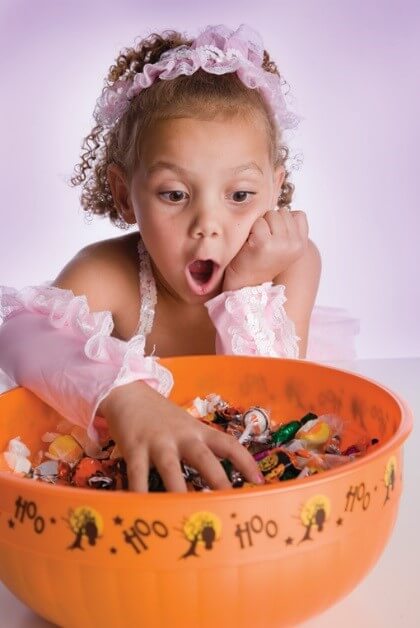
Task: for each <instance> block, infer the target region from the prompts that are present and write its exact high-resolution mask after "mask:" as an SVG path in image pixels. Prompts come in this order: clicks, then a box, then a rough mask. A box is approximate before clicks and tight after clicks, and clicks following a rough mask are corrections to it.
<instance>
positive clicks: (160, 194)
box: [159, 190, 185, 203]
mask: <svg viewBox="0 0 420 628" xmlns="http://www.w3.org/2000/svg"><path fill="white" fill-rule="evenodd" d="M184 193H185V192H181V190H171V191H170V192H159V196H164V194H181V195H182V194H184ZM165 200H169V201H173V202H175V203H177V202H178V201H180V200H182V199H180V198H179V197H178V198H177V199H168V198H165Z"/></svg>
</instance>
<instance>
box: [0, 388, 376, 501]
mask: <svg viewBox="0 0 420 628" xmlns="http://www.w3.org/2000/svg"><path fill="white" fill-rule="evenodd" d="M183 407H184V409H185V410H186V411H187V412H188V413H189V414H191V415H192V416H194V417H195V418H196V419H197V420H199V421H202V422H203V423H206V424H207V425H209V426H211V427H212V428H214V429H217V430H220V431H222V432H225V433H227V434H232V435H233V436H235V438H237V439H238V441H239V443H241V444H242V445H243V446H244V447H246V448H247V450H248V451H249V452H250V454H251V455H252V456H253V457H254V459H255V461H256V462H257V465H258V467H259V469H260V471H261V473H262V475H263V477H264V480H265V483H266V484H276V483H277V482H284V481H287V480H293V479H294V478H306V477H309V476H311V475H314V474H317V473H322V472H325V471H328V470H329V469H334V468H336V467H338V466H341V465H343V464H347V463H350V462H351V461H352V460H355V459H356V458H358V457H360V456H363V455H365V453H366V452H367V450H368V449H369V448H370V447H372V446H373V445H376V444H377V443H378V439H372V440H363V439H359V440H358V441H357V442H354V443H353V444H352V445H350V446H347V447H346V448H345V449H343V448H342V447H341V442H342V440H343V434H344V430H345V421H344V419H343V418H342V417H340V416H338V415H336V414H324V415H320V416H317V415H316V414H314V413H312V412H308V413H307V414H305V415H304V416H303V417H301V418H299V419H296V418H293V419H290V420H288V421H273V419H272V417H271V412H270V410H268V409H266V408H263V407H261V406H258V405H255V406H251V407H248V408H243V407H240V406H236V405H230V404H229V403H228V402H227V401H226V400H224V399H222V398H221V397H220V395H217V394H215V393H211V394H209V395H207V396H206V397H205V398H200V397H196V398H195V399H194V400H193V401H191V402H189V403H188V404H186V405H185V406H183ZM42 440H43V442H44V443H45V449H44V450H41V451H39V452H38V453H37V455H36V460H32V461H31V458H30V455H31V452H30V451H29V449H28V448H27V447H26V445H25V444H24V443H23V442H22V441H21V439H20V438H19V437H16V438H14V439H12V440H11V441H10V442H9V445H8V449H7V451H5V452H3V454H0V469H5V468H8V469H10V470H11V471H12V472H14V473H17V474H19V475H21V476H23V477H27V478H30V479H34V480H39V481H44V482H49V483H51V484H58V485H67V486H74V487H81V488H92V489H101V490H128V488H129V487H128V479H127V467H126V463H125V461H124V459H123V458H122V456H121V454H120V452H119V450H118V446H117V445H116V444H115V443H114V441H112V440H105V441H103V442H101V443H100V444H99V445H97V444H95V443H93V442H92V441H90V439H89V438H88V436H87V434H86V431H85V430H83V428H81V427H79V426H75V425H74V424H72V423H70V422H69V421H67V420H64V421H62V422H61V423H60V424H59V425H58V426H57V428H56V431H55V432H46V433H45V434H44V435H43V438H42ZM220 463H221V465H222V466H223V468H224V470H225V473H226V475H227V477H228V478H229V480H230V482H231V484H232V487H233V488H242V487H250V486H257V485H254V484H251V483H249V482H247V481H246V480H245V479H244V477H243V476H242V475H241V473H240V472H239V471H238V470H237V469H235V468H234V466H233V464H232V463H231V462H230V460H228V459H220ZM180 464H181V470H182V473H183V476H184V478H185V481H186V484H187V488H188V490H189V491H210V490H212V489H211V488H210V487H209V486H208V485H207V484H206V482H205V481H204V479H203V478H202V477H201V476H200V474H199V473H198V471H197V470H196V469H194V468H193V467H191V466H190V465H189V464H188V463H187V461H185V460H181V462H180ZM258 486H260V485H258ZM148 488H149V491H151V492H165V491H166V489H165V486H164V484H163V481H162V478H161V477H160V475H159V472H158V471H157V469H156V468H154V467H153V468H151V469H150V471H149V478H148Z"/></svg>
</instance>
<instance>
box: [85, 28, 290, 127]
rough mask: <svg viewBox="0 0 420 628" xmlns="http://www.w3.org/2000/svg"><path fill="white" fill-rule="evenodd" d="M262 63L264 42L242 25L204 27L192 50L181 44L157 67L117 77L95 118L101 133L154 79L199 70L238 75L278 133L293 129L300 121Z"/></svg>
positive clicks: (277, 81) (275, 78)
mask: <svg viewBox="0 0 420 628" xmlns="http://www.w3.org/2000/svg"><path fill="white" fill-rule="evenodd" d="M263 58H264V46H263V43H262V39H261V37H260V35H259V34H258V32H257V31H255V30H254V29H253V28H251V27H250V26H248V25H247V24H241V25H240V26H239V28H238V29H237V30H236V31H232V30H230V29H229V28H227V27H226V26H224V25H223V24H219V25H217V26H207V28H206V29H205V30H204V31H203V32H202V33H201V34H200V35H199V36H198V37H197V38H196V39H195V40H194V41H193V43H192V44H191V46H187V45H185V44H183V45H181V46H177V47H176V48H172V49H170V50H167V51H165V52H164V53H162V55H161V56H160V58H159V60H158V61H157V62H156V63H146V64H145V65H144V67H143V71H142V72H139V73H137V74H135V75H134V77H132V78H130V79H127V78H124V77H121V78H120V79H118V80H117V81H116V82H115V83H114V84H113V85H112V86H110V87H105V88H104V89H103V91H102V95H101V96H100V97H99V98H98V100H97V103H96V107H95V110H94V114H93V115H94V118H95V120H96V122H97V123H98V124H101V125H102V126H103V127H104V128H111V127H112V126H114V124H115V123H116V122H117V121H118V120H119V119H120V118H121V116H122V115H123V114H124V113H125V112H126V110H127V109H128V107H129V105H130V100H131V99H132V98H134V96H136V95H137V94H139V93H140V92H141V90H143V89H145V88H147V87H149V86H150V85H152V83H154V81H156V80H157V79H162V80H170V79H173V78H176V77H177V76H179V75H180V74H185V75H188V76H190V75H191V74H193V73H194V72H196V71H197V70H198V68H202V69H203V70H205V71H206V72H210V73H212V74H226V73H228V72H236V73H237V75H238V77H239V78H240V79H241V81H242V82H243V83H244V84H245V85H246V86H247V87H249V88H251V89H257V90H258V91H259V92H260V93H261V94H262V95H263V97H264V99H265V101H266V102H267V104H268V105H269V108H270V111H271V112H272V114H273V116H274V119H275V121H276V124H277V127H278V128H279V129H292V128H295V127H296V126H297V125H298V124H299V122H300V121H301V120H302V117H301V116H298V115H297V114H295V113H293V112H292V111H290V110H288V108H287V105H286V95H288V94H283V91H282V84H281V79H280V77H279V76H278V75H277V74H273V73H272V72H267V71H266V70H264V69H263V68H262V62H263ZM289 98H290V96H289Z"/></svg>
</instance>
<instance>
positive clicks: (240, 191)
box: [233, 190, 256, 204]
mask: <svg viewBox="0 0 420 628" xmlns="http://www.w3.org/2000/svg"><path fill="white" fill-rule="evenodd" d="M233 194H234V195H235V194H252V195H253V196H255V194H256V192H250V191H246V190H238V191H237V192H234V193H233ZM244 200H247V199H244ZM239 203H241V204H243V203H242V201H241V200H239Z"/></svg>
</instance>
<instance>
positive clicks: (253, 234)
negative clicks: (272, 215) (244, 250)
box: [247, 216, 272, 246]
mask: <svg viewBox="0 0 420 628" xmlns="http://www.w3.org/2000/svg"><path fill="white" fill-rule="evenodd" d="M271 234H272V231H271V230H270V225H269V224H268V222H267V220H265V218H264V217H263V216H260V218H258V219H257V220H256V221H255V222H254V224H253V225H252V227H251V231H250V232H249V235H248V239H247V243H248V244H249V245H250V246H258V244H260V243H262V242H265V241H266V240H267V238H268V237H269V236H270V235H271Z"/></svg>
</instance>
